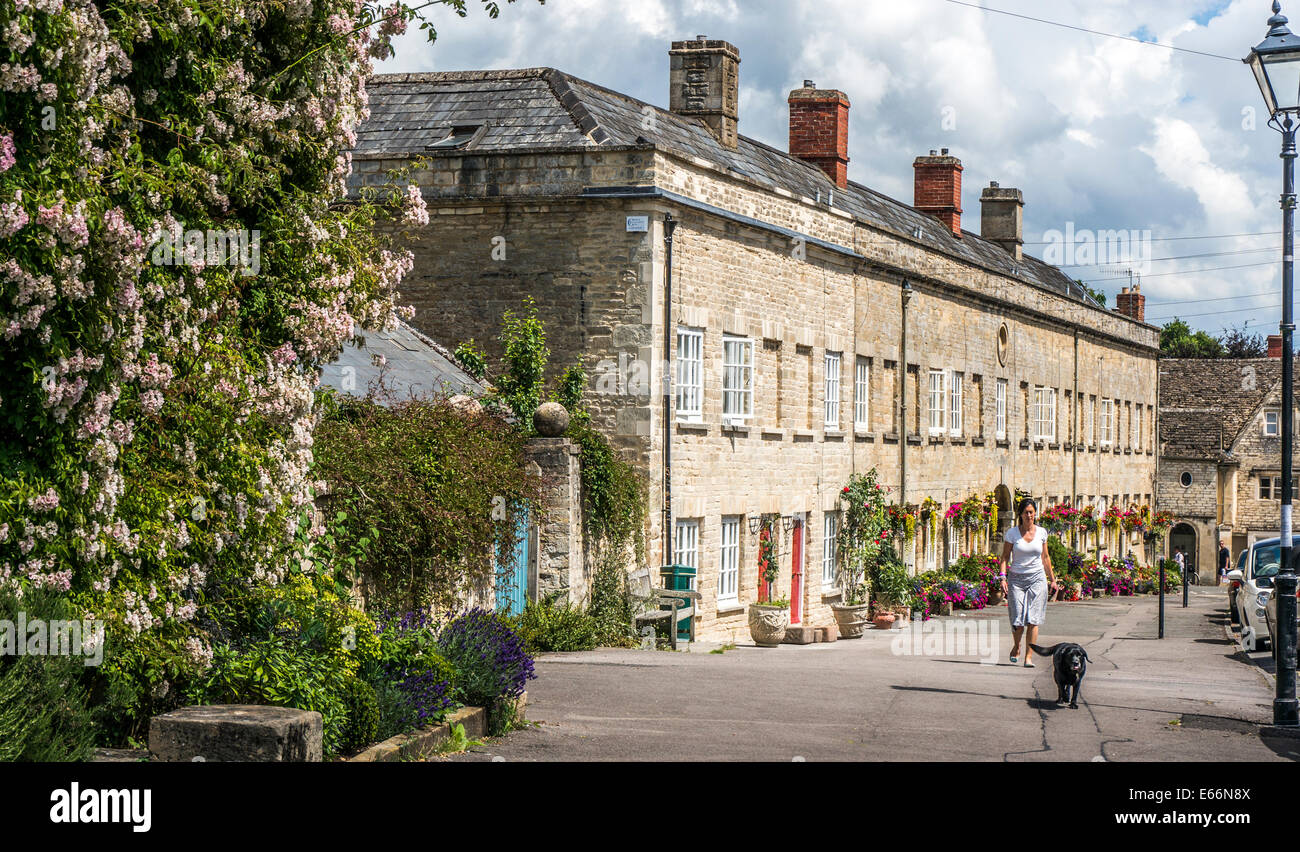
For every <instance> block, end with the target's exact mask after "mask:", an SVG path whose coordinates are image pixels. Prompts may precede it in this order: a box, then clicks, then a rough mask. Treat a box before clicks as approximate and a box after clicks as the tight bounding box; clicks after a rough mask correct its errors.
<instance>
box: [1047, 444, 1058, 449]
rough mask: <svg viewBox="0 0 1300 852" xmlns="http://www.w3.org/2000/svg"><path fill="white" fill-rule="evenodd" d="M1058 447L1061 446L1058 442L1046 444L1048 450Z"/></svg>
mask: <svg viewBox="0 0 1300 852" xmlns="http://www.w3.org/2000/svg"><path fill="white" fill-rule="evenodd" d="M1060 448H1061V445H1060V444H1048V445H1047V449H1049V450H1059V449H1060Z"/></svg>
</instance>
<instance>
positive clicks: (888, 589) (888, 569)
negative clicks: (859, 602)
mask: <svg viewBox="0 0 1300 852" xmlns="http://www.w3.org/2000/svg"><path fill="white" fill-rule="evenodd" d="M871 588H872V591H873V592H874V594H875V596H876V602H877V604H879V605H880V606H882V607H894V606H909V605H911V603H912V583H911V577H909V576H908V573H907V566H906V565H904V564H903V562H902V560H900V559H899V558H898V554H897V553H895V552H894V548H893V545H892V544H888V543H886V544H885V546H884V547H882V548H881V551H880V557H879V558H878V559H877V560H876V563H875V567H874V568H873V570H872V572H871Z"/></svg>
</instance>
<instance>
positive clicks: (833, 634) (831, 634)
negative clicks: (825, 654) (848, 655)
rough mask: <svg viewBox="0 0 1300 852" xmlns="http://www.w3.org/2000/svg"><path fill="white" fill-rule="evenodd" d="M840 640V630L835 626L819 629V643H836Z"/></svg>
mask: <svg viewBox="0 0 1300 852" xmlns="http://www.w3.org/2000/svg"><path fill="white" fill-rule="evenodd" d="M839 638H840V629H839V627H837V626H835V625H834V624H831V625H827V626H826V627H818V628H817V641H818V642H836V641H838V640H839Z"/></svg>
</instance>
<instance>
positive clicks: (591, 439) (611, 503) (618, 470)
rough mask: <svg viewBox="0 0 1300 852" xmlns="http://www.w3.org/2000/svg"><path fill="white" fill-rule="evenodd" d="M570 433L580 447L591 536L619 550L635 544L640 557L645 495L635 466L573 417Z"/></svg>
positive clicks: (584, 501) (602, 437)
mask: <svg viewBox="0 0 1300 852" xmlns="http://www.w3.org/2000/svg"><path fill="white" fill-rule="evenodd" d="M568 434H569V437H570V438H572V439H573V440H574V441H576V442H577V444H578V446H579V447H580V448H581V461H582V507H583V512H584V521H585V524H586V532H587V535H588V538H589V540H590V541H591V543H592V544H594V545H596V546H597V547H604V548H606V549H609V550H612V551H614V552H617V553H622V552H623V551H625V550H626V549H627V548H628V547H629V546H631V545H634V546H635V548H636V551H637V554H638V561H640V556H641V554H642V553H643V551H644V549H645V541H644V537H645V515H646V497H645V490H644V486H643V484H642V481H641V477H640V476H639V475H638V474H637V471H636V468H635V467H633V466H632V465H631V464H629V463H628V462H626V461H624V460H623V459H622V458H620V457H619V456H618V454H617V453H615V452H614V448H613V447H612V446H610V443H609V439H608V438H606V437H605V436H604V435H602V434H600V433H599V432H597V431H596V430H595V429H592V428H591V427H590V426H587V425H584V424H581V423H578V422H577V421H570V423H569V433H568Z"/></svg>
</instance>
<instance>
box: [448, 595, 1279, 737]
mask: <svg viewBox="0 0 1300 852" xmlns="http://www.w3.org/2000/svg"><path fill="white" fill-rule="evenodd" d="M1180 604H1181V596H1178V597H1170V598H1169V599H1168V600H1167V610H1166V617H1167V622H1166V634H1165V636H1166V638H1165V639H1163V640H1158V639H1156V617H1157V598H1155V597H1154V596H1144V597H1137V598H1102V599H1099V600H1091V601H1082V602H1077V603H1068V604H1062V603H1053V604H1051V605H1050V606H1049V609H1048V616H1047V623H1046V625H1045V626H1044V629H1043V631H1042V635H1041V637H1040V644H1042V645H1047V644H1051V643H1054V642H1058V641H1075V642H1079V643H1081V644H1083V645H1084V646H1085V647H1086V648H1087V649H1088V653H1089V656H1090V657H1091V659H1092V662H1091V663H1090V665H1089V668H1088V673H1087V677H1086V679H1085V681H1084V685H1083V690H1082V694H1081V700H1080V707H1079V709H1077V710H1070V709H1069V708H1068V707H1066V706H1058V705H1056V704H1055V697H1056V686H1055V684H1054V682H1053V680H1052V672H1051V668H1050V664H1049V663H1048V661H1046V660H1040V661H1039V665H1038V667H1037V668H1034V669H1026V668H1023V667H1021V666H1014V667H1013V666H1011V665H1009V664H1008V663H1007V662H1006V655H1007V654H1008V652H1009V650H1010V630H1009V628H1008V625H1007V623H1006V620H1005V619H1006V615H1005V613H1006V610H1005V608H1003V607H999V608H994V609H989V610H985V611H982V612H972V613H967V614H966V615H964V616H963V615H956V616H952V617H949V618H942V619H933V620H932V621H931V622H930V623H929V624H930V625H940V626H945V627H946V625H947V624H948V623H951V624H953V625H954V627H955V626H956V625H957V624H969V625H971V626H970V627H964V628H963V629H965V630H970V631H972V632H974V631H978V630H982V631H984V632H983V634H982V635H983V636H984V637H985V638H986V639H989V640H991V641H995V643H996V648H990V647H988V646H987V645H986V646H985V648H984V650H985V651H986V652H987V653H985V654H984V655H983V657H984V659H986V660H987V659H995V660H996V663H995V664H988V663H985V662H981V658H980V654H979V653H978V651H979V648H978V647H968V648H966V649H964V650H965V653H958V651H961V650H963V649H958V648H955V647H951V646H950V647H947V648H942V647H933V648H932V650H935V651H938V652H939V653H936V654H932V655H927V654H919V655H918V654H915V653H897V651H899V650H900V646H907V647H908V648H912V649H919V650H924V649H925V635H926V634H924V633H923V634H921V637H920V638H919V640H918V639H917V638H914V637H911V636H910V635H909V636H908V637H905V639H904V638H900V636H899V634H898V633H897V632H895V631H868V633H867V635H865V636H864V637H863V638H862V639H858V640H851V641H844V640H841V641H839V642H835V643H830V644H817V645H806V646H792V645H786V646H781V647H779V648H775V649H762V648H757V647H755V646H753V645H744V644H742V645H739V646H738V647H735V648H733V649H730V650H725V651H724V652H723V653H708V651H709V650H721V648H720V646H708V647H706V646H702V645H700V644H699V643H697V644H696V646H694V647H692V649H691V650H690V651H689V652H685V653H683V652H677V653H673V652H668V651H623V650H613V649H602V650H597V651H592V652H587V653H571V654H548V655H544V656H542V657H541V658H540V659H539V660H538V662H537V672H538V678H537V680H535V681H532V682H530V685H529V689H528V693H529V708H528V716H529V718H530V719H531V720H533V721H534V722H536V723H538V724H537V725H536V726H535V727H532V728H530V729H526V730H522V731H519V732H516V733H513V734H511V735H510V736H509V737H506V738H504V739H500V740H493V741H490V742H488V743H486V744H485V745H483V746H480V747H477V748H475V749H473V750H472V751H471V752H469V753H466V754H463V755H460V756H457V757H455V758H453V760H494V759H495V760H507V761H515V760H525V761H559V760H574V761H602V760H633V761H650V760H688V761H699V760H711V761H726V760H779V761H788V760H808V761H821V760H885V761H906V760H972V761H1062V760H1068V761H1100V760H1106V761H1132V760H1148V761H1187V760H1207V761H1270V760H1271V761H1278V760H1297V759H1300V749H1298V748H1297V745H1298V744H1300V740H1272V739H1262V738H1261V737H1260V735H1259V733H1258V725H1260V724H1262V723H1267V722H1269V721H1270V720H1271V709H1270V708H1271V699H1272V686H1271V683H1270V681H1269V679H1268V676H1267V674H1266V673H1265V672H1264V671H1263V670H1262V669H1261V668H1260V667H1259V666H1257V665H1256V664H1255V663H1254V662H1253V661H1252V660H1251V659H1250V658H1249V657H1247V655H1245V654H1243V653H1241V652H1240V651H1239V650H1238V647H1237V646H1236V645H1235V643H1234V642H1233V641H1232V639H1231V638H1230V634H1228V633H1227V632H1226V629H1225V626H1226V620H1227V613H1226V610H1225V609H1224V595H1223V594H1222V592H1221V590H1218V589H1215V588H1212V587H1211V588H1208V589H1193V590H1192V591H1191V598H1190V606H1189V608H1188V609H1186V610H1184V609H1182V608H1181V606H1180ZM927 629H929V630H933V629H935V628H934V627H928V628H927ZM930 641H931V645H932V646H934V645H936V644H937V642H938V640H936V639H931V640H930ZM972 651H974V652H975V653H972ZM1022 653H1023V651H1022Z"/></svg>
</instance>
